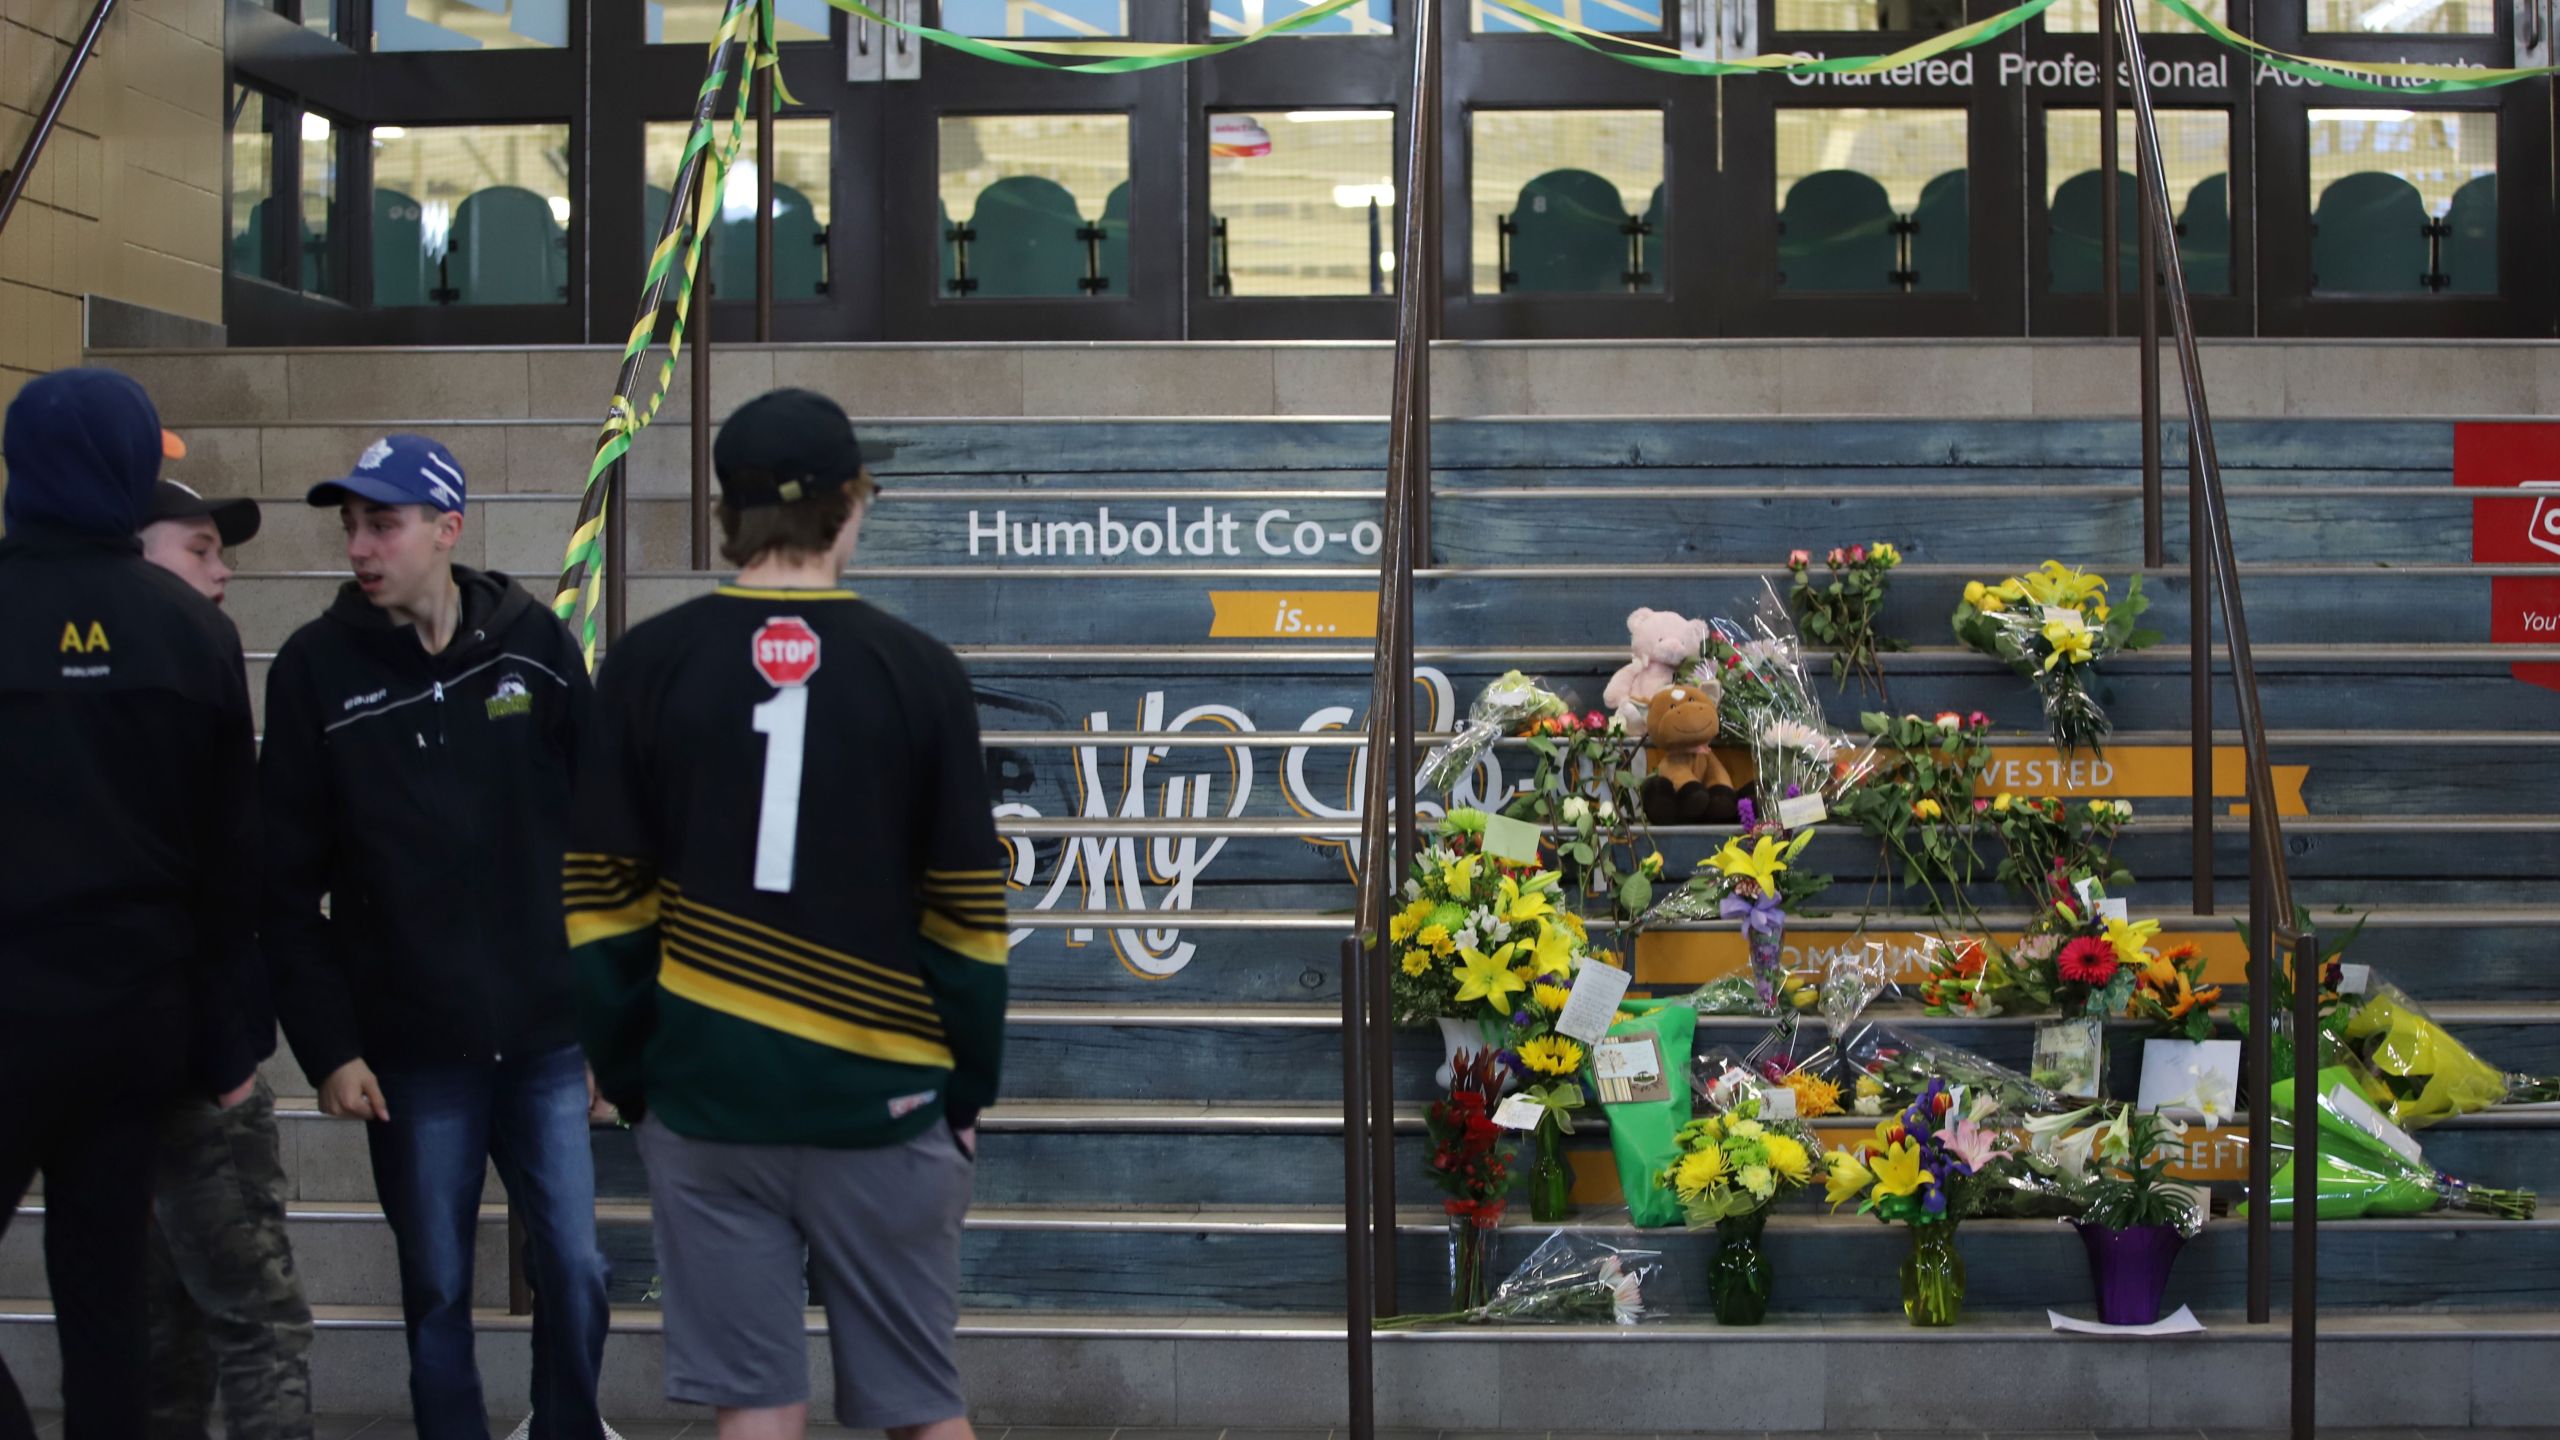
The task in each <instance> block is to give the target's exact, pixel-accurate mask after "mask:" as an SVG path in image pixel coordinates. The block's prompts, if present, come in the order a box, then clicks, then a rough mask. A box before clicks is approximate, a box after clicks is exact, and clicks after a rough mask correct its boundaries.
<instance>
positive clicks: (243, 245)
mask: <svg viewBox="0 0 2560 1440" xmlns="http://www.w3.org/2000/svg"><path fill="white" fill-rule="evenodd" d="M278 204H279V202H278V201H277V199H276V198H275V197H274V196H272V195H271V196H268V197H267V198H266V199H264V200H261V201H259V202H258V203H257V204H255V205H252V206H250V207H249V223H248V225H247V226H245V227H243V228H242V230H241V231H240V233H239V234H237V235H234V236H232V237H231V273H233V274H235V275H249V276H254V277H256V278H257V279H260V280H265V281H269V282H272V283H274V284H278V285H281V284H283V283H285V282H284V281H283V280H282V279H281V278H279V277H281V276H282V274H283V273H284V272H283V268H282V267H283V261H282V260H281V259H279V258H274V257H270V256H269V255H268V254H267V225H268V222H269V217H270V216H272V215H274V214H275V211H276V207H277V205H278ZM296 223H300V217H299V216H296ZM319 274H320V255H319V242H318V241H317V240H314V239H313V238H312V235H311V227H310V226H309V225H307V224H306V225H303V226H302V288H303V289H305V290H316V289H318V288H319V286H318V284H317V281H318V279H319Z"/></svg>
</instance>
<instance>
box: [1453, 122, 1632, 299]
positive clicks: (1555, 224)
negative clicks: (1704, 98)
mask: <svg viewBox="0 0 2560 1440" xmlns="http://www.w3.org/2000/svg"><path fill="white" fill-rule="evenodd" d="M1472 119H1473V123H1472V127H1471V129H1470V132H1469V137H1468V162H1469V165H1470V174H1471V188H1470V191H1469V195H1468V209H1469V211H1470V212H1471V213H1470V215H1469V223H1470V225H1471V226H1472V231H1471V235H1472V238H1471V240H1470V254H1471V255H1472V256H1473V257H1474V265H1473V269H1474V272H1475V280H1474V290H1475V293H1477V294H1479V295H1492V294H1497V293H1500V292H1502V291H1504V290H1511V291H1522V292H1526V291H1558V290H1562V291H1585V292H1590V291H1599V292H1610V291H1616V292H1620V293H1623V292H1625V291H1626V290H1627V289H1628V288H1629V286H1628V284H1627V280H1626V277H1627V276H1628V275H1629V274H1631V273H1636V272H1639V271H1648V272H1649V271H1653V270H1655V269H1656V268H1657V267H1656V266H1654V265H1653V264H1652V263H1651V262H1650V261H1648V260H1647V259H1646V258H1645V257H1646V256H1648V255H1651V254H1654V253H1656V252H1657V251H1658V249H1659V246H1660V241H1661V236H1660V233H1659V227H1657V229H1656V233H1655V234H1654V235H1653V236H1651V237H1644V236H1642V235H1641V234H1640V232H1639V231H1638V229H1637V226H1638V225H1639V224H1641V223H1642V222H1643V217H1645V216H1646V215H1648V214H1653V213H1657V212H1656V207H1655V201H1656V198H1657V192H1658V191H1659V190H1660V189H1661V188H1662V112H1661V111H1659V110H1478V111H1476V112H1474V114H1473V117H1472ZM1506 231H1508V232H1509V233H1508V235H1507V236H1506V233H1505V232H1506ZM1639 241H1643V242H1644V243H1642V245H1641V250H1639ZM1506 254H1507V256H1508V259H1509V262H1510V263H1509V266H1508V268H1509V271H1510V273H1511V275H1512V277H1513V278H1512V279H1511V280H1510V281H1509V282H1508V283H1506V282H1505V281H1504V280H1503V278H1502V277H1503V274H1504V270H1505V265H1504V259H1505V257H1506ZM1661 286H1662V277H1661V276H1660V275H1659V274H1658V273H1656V274H1654V275H1653V276H1652V279H1651V281H1650V282H1649V285H1648V286H1647V288H1651V289H1660V288H1661Z"/></svg>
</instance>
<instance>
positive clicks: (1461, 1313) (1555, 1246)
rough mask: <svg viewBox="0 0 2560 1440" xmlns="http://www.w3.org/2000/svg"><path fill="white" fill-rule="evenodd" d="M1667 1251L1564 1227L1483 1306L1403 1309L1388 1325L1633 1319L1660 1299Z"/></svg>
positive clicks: (1383, 1324) (1654, 1310)
mask: <svg viewBox="0 0 2560 1440" xmlns="http://www.w3.org/2000/svg"><path fill="white" fill-rule="evenodd" d="M1662 1271H1663V1267H1662V1252H1661V1251H1659V1250H1645V1249H1639V1248H1636V1247H1633V1246H1625V1245H1613V1244H1611V1243H1609V1242H1608V1241H1606V1240H1602V1239H1599V1238H1598V1237H1596V1236H1593V1235H1589V1234H1584V1233H1579V1232H1573V1231H1563V1230H1559V1231H1557V1232H1556V1233H1554V1234H1552V1235H1549V1236H1548V1237H1547V1238H1546V1240H1545V1241H1544V1242H1542V1243H1541V1244H1540V1245H1539V1246H1538V1248H1537V1249H1535V1250H1532V1251H1530V1252H1529V1258H1527V1259H1526V1260H1523V1261H1521V1262H1520V1265H1519V1267H1518V1268H1517V1269H1514V1270H1513V1271H1512V1272H1511V1273H1510V1275H1508V1276H1507V1277H1505V1278H1504V1279H1503V1282H1502V1283H1501V1284H1500V1285H1497V1286H1495V1287H1494V1290H1493V1293H1492V1294H1491V1295H1490V1296H1488V1297H1486V1299H1485V1302H1484V1303H1483V1304H1481V1305H1476V1306H1471V1307H1469V1308H1467V1309H1464V1310H1451V1311H1444V1312H1442V1313H1440V1314H1437V1315H1399V1316H1397V1317H1395V1318H1394V1319H1392V1320H1382V1321H1380V1322H1379V1328H1380V1329H1385V1330H1403V1329H1410V1328H1412V1327H1414V1326H1417V1325H1448V1324H1464V1325H1506V1324H1521V1325H1527V1324H1543V1325H1633V1324H1635V1323H1637V1322H1638V1321H1641V1320H1643V1319H1644V1318H1645V1317H1646V1316H1647V1315H1648V1314H1658V1313H1660V1311H1661V1309H1662V1306H1661V1304H1660V1302H1659V1301H1658V1300H1657V1299H1656V1298H1655V1297H1654V1295H1653V1294H1652V1292H1653V1290H1654V1289H1655V1288H1656V1286H1657V1284H1658V1282H1659V1281H1660V1280H1661V1278H1662Z"/></svg>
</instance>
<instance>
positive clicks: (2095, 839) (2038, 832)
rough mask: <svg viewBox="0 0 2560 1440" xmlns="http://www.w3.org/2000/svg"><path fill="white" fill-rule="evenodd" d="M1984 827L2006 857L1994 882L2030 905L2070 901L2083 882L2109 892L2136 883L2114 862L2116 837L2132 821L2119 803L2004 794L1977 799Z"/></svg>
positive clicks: (2129, 812) (2128, 807)
mask: <svg viewBox="0 0 2560 1440" xmlns="http://www.w3.org/2000/svg"><path fill="white" fill-rule="evenodd" d="M1975 803H1976V804H1977V805H1978V806H1979V807H1980V809H1981V811H1982V815H1983V819H1984V822H1985V823H1986V824H1987V825H1989V826H1990V828H1991V832H1992V833H1993V834H1995V835H1997V836H1999V837H2000V845H2001V849H2002V856H2001V860H2000V865H1999V868H1998V869H1996V870H1994V871H1993V872H1992V878H1993V879H1996V880H1998V881H1999V882H2000V883H2001V884H2003V885H2006V886H2007V887H2009V890H2010V891H2011V893H2013V894H2015V895H2017V896H2018V897H2019V898H2020V899H2022V900H2025V901H2026V902H2027V903H2029V904H2031V905H2033V904H2042V903H2043V902H2044V901H2045V900H2046V899H2048V898H2050V897H2054V896H2067V895H2069V894H2071V893H2072V886H2073V885H2075V884H2076V883H2078V882H2079V881H2082V880H2095V881H2098V882H2100V883H2101V884H2104V885H2105V886H2107V887H2108V888H2109V889H2111V890H2122V889H2126V888H2128V887H2130V886H2131V885H2132V884H2133V874H2132V872H2131V871H2128V870H2126V869H2125V868H2124V867H2123V866H2121V865H2118V864H2117V863H2116V859H2115V848H2116V837H2117V836H2118V835H2121V834H2122V833H2123V832H2124V827H2125V822H2126V821H2129V820H2131V819H2132V818H2133V807H2132V806H2131V805H2128V804H2126V803H2125V802H2124V801H2121V800H2084V801H2079V802H2076V803H2075V802H2072V801H2066V800H2060V799H2056V798H2054V797H2053V796H2050V795H2047V796H2042V797H2033V796H2026V795H2012V794H2010V793H2009V792H2008V791H2005V790H2003V791H2001V792H2000V793H1999V794H1997V795H1994V796H1992V797H1991V799H1990V800H1989V801H1988V802H1984V801H1982V800H1981V798H1980V797H1979V796H1977V797H1975Z"/></svg>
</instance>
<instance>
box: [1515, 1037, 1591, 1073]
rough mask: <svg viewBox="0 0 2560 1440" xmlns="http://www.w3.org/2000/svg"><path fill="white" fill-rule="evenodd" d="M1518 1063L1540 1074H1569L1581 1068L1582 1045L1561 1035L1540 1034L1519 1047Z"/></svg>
mask: <svg viewBox="0 0 2560 1440" xmlns="http://www.w3.org/2000/svg"><path fill="white" fill-rule="evenodd" d="M1520 1063H1521V1064H1523V1065H1526V1066H1528V1067H1529V1068H1530V1069H1532V1070H1534V1071H1536V1072H1538V1073H1539V1074H1541V1075H1570V1074H1572V1073H1573V1072H1574V1071H1576V1070H1579V1069H1581V1068H1582V1047H1581V1046H1579V1045H1576V1044H1574V1043H1573V1042H1572V1041H1570V1040H1567V1039H1565V1038H1564V1037H1563V1036H1561V1035H1541V1036H1539V1037H1538V1038H1537V1039H1535V1040H1531V1041H1528V1042H1527V1043H1525V1044H1523V1045H1522V1046H1521V1047H1520Z"/></svg>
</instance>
